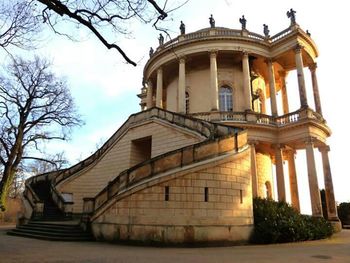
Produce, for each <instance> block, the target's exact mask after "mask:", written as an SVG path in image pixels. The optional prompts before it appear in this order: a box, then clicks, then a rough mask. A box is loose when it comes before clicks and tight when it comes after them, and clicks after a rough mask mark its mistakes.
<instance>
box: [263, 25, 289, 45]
mask: <svg viewBox="0 0 350 263" xmlns="http://www.w3.org/2000/svg"><path fill="white" fill-rule="evenodd" d="M292 32H293V29H292V28H291V27H288V28H286V29H285V30H283V31H281V32H279V33H277V34H276V35H274V36H272V37H270V39H269V40H270V41H271V43H274V42H276V41H278V40H280V39H281V38H283V37H285V36H287V35H289V34H290V33H292Z"/></svg>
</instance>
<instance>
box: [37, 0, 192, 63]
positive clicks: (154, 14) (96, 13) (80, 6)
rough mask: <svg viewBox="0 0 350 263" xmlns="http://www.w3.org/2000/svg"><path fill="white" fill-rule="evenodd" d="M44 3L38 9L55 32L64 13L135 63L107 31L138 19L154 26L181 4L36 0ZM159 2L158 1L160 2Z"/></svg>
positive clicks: (131, 0) (130, 0)
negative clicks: (109, 37)
mask: <svg viewBox="0 0 350 263" xmlns="http://www.w3.org/2000/svg"><path fill="white" fill-rule="evenodd" d="M37 1H38V2H40V3H42V4H43V5H44V9H43V11H42V16H43V20H44V21H45V22H47V23H48V24H49V25H50V26H51V27H52V29H53V30H54V31H55V32H58V31H57V30H56V25H57V21H59V20H60V19H57V15H58V16H59V17H62V20H63V19H64V18H65V17H66V18H68V20H69V21H72V22H75V23H77V24H78V25H81V26H83V27H85V28H87V29H88V30H89V31H90V32H91V33H93V34H94V35H95V36H96V37H97V38H98V39H99V41H100V42H102V44H103V45H104V46H106V47H107V48H108V49H116V50H117V51H118V52H119V53H120V54H121V55H122V56H123V58H124V59H125V60H126V62H128V63H130V64H132V65H134V66H136V63H135V62H134V61H133V60H131V59H130V58H129V56H128V55H127V54H126V53H125V52H124V50H123V49H122V48H121V47H120V46H119V45H117V44H116V43H114V42H113V41H110V40H108V37H107V36H108V34H109V35H115V34H117V35H120V34H127V33H128V29H127V28H128V24H127V22H130V21H135V20H138V21H140V22H141V23H145V24H147V23H152V25H153V26H154V27H155V28H156V29H158V30H163V31H165V30H164V29H162V28H159V27H158V26H157V25H158V22H159V21H161V20H164V19H165V18H166V17H168V14H169V13H170V12H172V11H173V10H175V9H177V8H179V7H181V6H182V5H184V4H185V3H186V2H187V1H188V0H182V3H176V4H175V6H170V4H169V1H168V0H159V1H155V0H61V1H60V0H37ZM159 3H162V5H160V4H159Z"/></svg>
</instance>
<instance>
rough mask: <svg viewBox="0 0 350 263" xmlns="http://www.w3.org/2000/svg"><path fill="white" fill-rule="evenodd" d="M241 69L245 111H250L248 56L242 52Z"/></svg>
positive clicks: (250, 95)
mask: <svg viewBox="0 0 350 263" xmlns="http://www.w3.org/2000/svg"><path fill="white" fill-rule="evenodd" d="M242 69H243V90H244V98H245V108H246V109H247V110H252V92H251V83H250V69H249V55H248V53H247V52H243V57H242Z"/></svg>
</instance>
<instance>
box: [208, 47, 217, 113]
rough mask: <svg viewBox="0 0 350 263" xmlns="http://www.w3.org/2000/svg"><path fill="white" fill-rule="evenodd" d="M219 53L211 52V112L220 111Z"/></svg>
mask: <svg viewBox="0 0 350 263" xmlns="http://www.w3.org/2000/svg"><path fill="white" fill-rule="evenodd" d="M216 56H217V51H210V95H211V110H212V111H217V110H219V88H218V67H217V63H216Z"/></svg>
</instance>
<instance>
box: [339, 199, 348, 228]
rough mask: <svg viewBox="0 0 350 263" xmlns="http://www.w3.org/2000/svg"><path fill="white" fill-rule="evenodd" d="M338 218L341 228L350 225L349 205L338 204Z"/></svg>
mask: <svg viewBox="0 0 350 263" xmlns="http://www.w3.org/2000/svg"><path fill="white" fill-rule="evenodd" d="M338 216H339V219H340V221H341V223H342V225H343V226H344V225H350V203H340V204H339V206H338Z"/></svg>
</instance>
